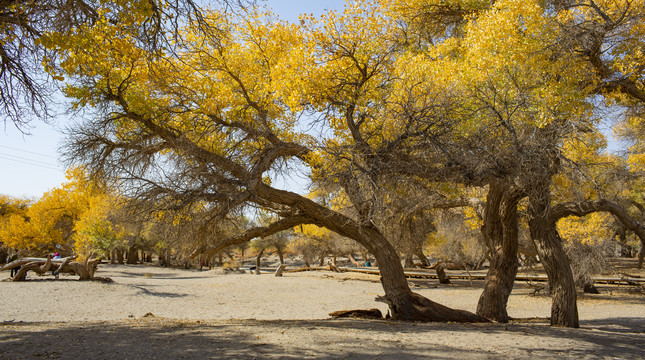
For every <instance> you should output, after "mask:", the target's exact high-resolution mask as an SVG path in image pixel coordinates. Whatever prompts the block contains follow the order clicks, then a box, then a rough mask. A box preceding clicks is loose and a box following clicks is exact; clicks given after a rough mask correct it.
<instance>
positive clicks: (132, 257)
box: [126, 246, 139, 265]
mask: <svg viewBox="0 0 645 360" xmlns="http://www.w3.org/2000/svg"><path fill="white" fill-rule="evenodd" d="M138 262H139V249H137V248H136V247H135V246H130V248H129V249H128V256H127V259H126V264H128V265H134V264H136V263H138Z"/></svg>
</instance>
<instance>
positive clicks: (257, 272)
mask: <svg viewBox="0 0 645 360" xmlns="http://www.w3.org/2000/svg"><path fill="white" fill-rule="evenodd" d="M264 250H265V249H262V250H260V252H259V253H258V256H256V257H255V275H260V263H261V262H262V254H263V253H264Z"/></svg>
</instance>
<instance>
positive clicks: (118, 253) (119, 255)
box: [116, 249, 123, 265]
mask: <svg viewBox="0 0 645 360" xmlns="http://www.w3.org/2000/svg"><path fill="white" fill-rule="evenodd" d="M116 263H117V264H119V265H121V264H123V250H121V249H117V250H116Z"/></svg>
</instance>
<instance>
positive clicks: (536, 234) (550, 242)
mask: <svg viewBox="0 0 645 360" xmlns="http://www.w3.org/2000/svg"><path fill="white" fill-rule="evenodd" d="M549 185H550V183H549V182H542V183H540V184H539V186H537V187H535V188H534V189H533V191H532V193H531V194H530V195H529V211H528V213H529V230H530V232H531V237H532V238H533V241H534V242H535V247H536V249H537V252H538V255H539V256H540V261H541V262H542V265H543V266H544V270H545V271H546V274H547V276H548V277H549V285H550V289H551V296H552V299H553V300H552V301H553V302H552V305H551V325H556V326H566V327H573V328H577V327H579V326H580V324H579V320H578V306H577V303H576V301H577V294H576V286H575V282H574V280H573V273H572V272H571V265H570V263H569V258H568V257H567V254H566V253H565V252H564V248H563V246H562V240H561V239H560V235H559V234H558V230H557V228H556V224H555V221H554V220H553V219H552V218H551V217H550V214H549V212H550V210H551V208H550V198H551V197H550V189H549Z"/></svg>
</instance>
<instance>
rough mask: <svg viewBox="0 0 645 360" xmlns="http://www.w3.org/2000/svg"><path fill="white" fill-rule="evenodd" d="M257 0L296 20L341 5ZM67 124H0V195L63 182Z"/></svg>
mask: <svg viewBox="0 0 645 360" xmlns="http://www.w3.org/2000/svg"><path fill="white" fill-rule="evenodd" d="M260 3H261V4H265V5H267V6H269V7H271V8H272V9H273V11H274V12H275V13H276V14H278V16H280V17H281V18H283V19H286V20H289V21H297V20H298V15H299V14H303V13H313V14H321V13H323V12H324V11H325V10H326V9H340V8H342V6H343V4H344V3H345V2H344V0H327V1H313V0H305V1H302V0H300V1H298V0H296V1H294V0H265V1H260ZM63 110H64V109H61V110H60V112H61V113H62V112H63ZM69 123H70V121H69V118H67V117H66V116H59V117H58V118H57V119H56V121H55V122H54V123H53V124H50V125H47V124H43V123H42V122H38V121H34V122H33V123H32V126H33V127H32V128H31V129H29V132H30V135H24V134H22V133H21V132H20V131H18V130H17V129H16V128H15V127H14V126H13V124H12V123H6V124H2V123H0V125H4V126H3V128H2V129H1V130H0V169H2V171H1V174H2V175H1V176H0V194H6V195H12V196H26V197H40V196H41V195H42V194H43V193H44V192H46V191H48V190H50V189H52V188H55V187H57V186H59V185H60V184H61V183H62V182H64V181H65V169H64V167H63V165H62V164H61V163H60V162H59V160H58V147H59V146H60V144H61V142H62V141H63V135H62V133H61V130H62V129H64V128H65V127H66V125H67V124H69Z"/></svg>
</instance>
